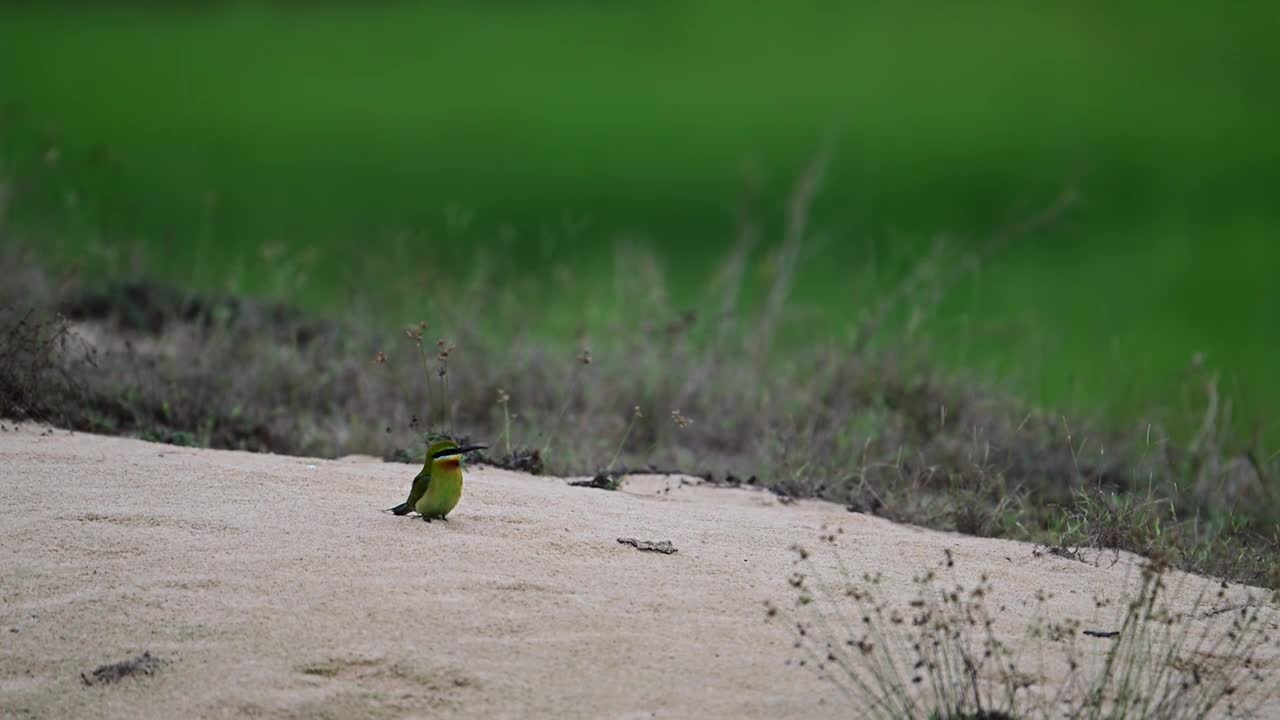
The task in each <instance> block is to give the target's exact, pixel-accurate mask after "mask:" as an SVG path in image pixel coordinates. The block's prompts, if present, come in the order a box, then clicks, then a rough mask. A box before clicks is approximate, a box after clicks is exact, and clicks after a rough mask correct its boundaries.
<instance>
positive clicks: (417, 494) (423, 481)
mask: <svg viewBox="0 0 1280 720" xmlns="http://www.w3.org/2000/svg"><path fill="white" fill-rule="evenodd" d="M430 486H431V470H430V469H429V468H428V469H423V471H422V472H420V473H418V475H417V477H415V478H414V479H413V485H412V486H410V487H409V499H408V500H405V501H404V502H402V503H400V504H399V505H397V506H395V507H393V508H391V512H393V513H395V514H396V515H408V514H409V512H410V511H412V510H413V506H414V505H417V504H418V501H419V500H421V499H422V496H423V495H426V494H427V488H428V487H430Z"/></svg>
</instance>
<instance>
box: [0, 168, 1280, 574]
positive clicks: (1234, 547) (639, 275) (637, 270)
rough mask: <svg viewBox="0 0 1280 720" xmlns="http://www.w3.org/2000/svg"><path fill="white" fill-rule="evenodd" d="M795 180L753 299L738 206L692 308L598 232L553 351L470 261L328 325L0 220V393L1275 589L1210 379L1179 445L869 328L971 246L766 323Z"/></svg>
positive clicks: (198, 439) (74, 414) (521, 309)
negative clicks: (1108, 423)
mask: <svg viewBox="0 0 1280 720" xmlns="http://www.w3.org/2000/svg"><path fill="white" fill-rule="evenodd" d="M820 174H821V168H818V169H817V171H816V172H811V176H820ZM815 186H816V183H814V182H810V181H808V180H804V181H802V182H801V183H800V186H799V188H798V189H797V191H796V193H795V196H794V197H793V198H792V202H791V207H790V217H789V218H788V222H787V230H786V233H787V236H786V237H785V238H784V239H783V242H782V244H781V246H780V248H779V250H778V253H777V255H776V258H775V260H776V265H777V268H778V271H777V272H776V273H775V280H774V286H773V289H772V291H771V292H770V293H769V294H768V296H767V297H766V298H765V299H764V301H763V302H762V303H760V305H759V307H756V308H753V309H746V308H745V307H744V304H743V303H742V301H741V298H740V297H739V295H740V288H741V286H742V282H743V274H744V272H745V265H746V262H745V258H746V256H747V253H748V252H749V251H750V250H751V247H752V246H753V245H754V244H755V242H756V235H757V233H756V231H755V228H754V227H753V226H752V225H750V223H746V222H744V224H743V227H742V229H741V232H740V241H739V243H738V248H737V250H736V251H735V252H734V253H733V254H732V255H731V256H730V257H729V258H728V259H727V260H726V262H725V264H724V267H723V270H722V271H721V273H720V274H719V275H718V276H717V277H715V278H713V280H712V282H711V283H710V284H709V287H710V288H711V289H710V290H709V291H708V292H709V295H708V297H707V298H706V300H705V302H704V304H703V305H702V307H703V308H706V309H704V310H700V311H699V312H697V313H694V312H689V311H683V310H681V309H680V308H676V307H673V306H672V304H671V302H670V301H669V299H668V295H667V293H666V291H665V285H664V281H663V274H662V268H661V267H660V266H659V265H658V264H657V263H656V261H654V260H653V259H652V258H651V257H650V256H648V255H647V254H645V253H643V252H641V251H638V250H635V249H632V248H627V247H622V248H620V249H619V250H618V252H619V255H620V257H619V262H618V267H619V268H623V269H625V270H620V271H619V272H618V274H617V277H616V278H615V291H616V293H617V294H618V296H619V297H624V298H626V299H627V302H626V303H623V304H622V305H623V306H624V307H626V308H627V310H626V311H625V312H624V313H622V314H621V315H620V316H618V317H617V318H616V319H615V321H614V322H615V328H616V330H615V331H613V332H610V333H608V334H605V335H600V336H597V337H594V338H590V339H588V338H582V341H581V344H580V346H579V347H578V348H577V349H576V350H575V349H565V348H563V347H558V346H556V345H555V344H554V343H548V342H546V341H545V338H543V337H542V336H540V335H539V333H538V328H539V327H540V322H541V320H542V318H540V316H539V314H538V313H539V308H540V307H541V305H540V304H539V303H538V302H536V297H534V296H520V295H518V294H515V293H514V291H511V290H507V289H499V288H494V287H493V284H492V283H491V282H488V281H487V278H486V277H485V275H484V271H483V268H480V269H478V270H477V271H476V272H475V274H474V275H473V276H470V277H463V278H461V279H457V280H454V281H452V282H450V281H449V280H447V279H446V278H443V277H440V278H435V282H433V283H432V284H431V285H429V288H428V290H426V291H424V298H423V306H424V307H426V308H431V311H430V315H428V313H427V312H424V315H428V317H427V320H428V322H427V323H426V324H417V325H413V326H410V327H409V328H408V329H407V330H403V331H400V332H395V331H390V332H389V331H387V330H385V326H384V325H378V324H370V323H369V322H368V316H367V315H366V316H363V317H357V315H358V313H357V312H356V311H353V312H352V317H351V318H348V319H345V320H330V319H321V318H316V317H309V316H307V315H304V314H301V313H299V312H295V311H291V310H289V309H288V308H284V307H280V306H276V305H272V304H269V303H262V302H254V301H249V300H243V299H239V298H233V297H202V296H199V295H196V294H192V293H188V292H183V291H178V290H173V289H166V288H162V287H157V286H155V285H152V284H148V283H146V282H141V281H138V282H125V283H116V284H111V285H105V286H101V285H100V286H88V285H86V284H83V283H81V282H79V280H80V279H79V278H77V277H75V276H74V275H73V276H71V277H68V278H63V277H53V276H52V275H51V274H50V273H49V272H48V271H46V270H45V269H43V268H42V267H40V265H39V264H38V263H37V262H35V261H33V260H32V259H31V258H30V257H29V255H28V254H26V253H24V252H23V251H22V250H21V249H20V248H21V247H22V243H19V242H18V241H17V240H14V239H12V238H10V239H7V240H4V239H0V244H2V245H3V247H4V248H5V250H4V251H5V253H6V255H5V257H4V258H3V260H4V265H5V267H6V275H5V281H4V283H3V286H0V402H2V403H3V407H2V408H0V409H2V410H3V415H4V416H6V417H9V418H15V419H34V420H40V421H44V422H49V423H52V424H54V425H57V426H60V427H66V428H72V429H76V430H82V431H90V432H100V433H120V434H129V435H134V436H138V437H142V438H145V439H150V440H157V441H162V442H170V443H177V444H192V445H199V446H205V447H213V448H236V449H245V450H253V451H272V452H279V453H289V454H298V455H316V456H329V457H332V456H340V455H344V454H350V453H369V454H375V455H379V456H383V457H386V458H388V459H398V460H401V461H412V462H418V456H419V454H420V453H421V439H422V436H423V434H424V433H425V432H427V431H430V430H447V431H449V432H452V433H454V434H456V435H459V436H467V437H471V438H476V439H482V440H484V441H486V442H487V443H488V444H489V445H490V447H491V448H492V449H491V450H490V451H489V453H490V455H489V457H488V458H487V459H488V460H489V461H491V462H494V463H496V464H500V465H504V466H508V467H515V468H519V469H524V470H529V471H533V472H540V471H545V472H549V473H552V474H557V475H568V474H578V475H593V474H596V473H602V474H604V475H605V476H606V478H609V477H612V478H616V477H618V476H620V475H621V473H620V471H619V469H620V468H633V469H634V468H661V469H671V468H678V469H681V470H683V471H686V472H689V473H694V474H701V475H704V476H706V477H709V478H711V479H714V480H716V481H718V482H729V483H734V482H738V480H737V479H738V478H751V479H752V481H754V482H758V483H759V484H761V485H763V486H765V487H768V488H770V489H771V490H773V491H774V492H775V493H777V494H779V495H781V496H784V497H803V496H817V497H822V498H827V499H830V500H834V501H836V502H839V503H843V504H846V505H848V507H849V508H850V510H851V511H858V512H872V513H875V514H878V515H882V516H884V517H887V518H890V519H893V520H896V521H901V522H910V523H916V524H920V525H924V526H928V527H933V528H940V529H948V530H958V531H961V532H965V533H972V534H978V535H989V536H999V537H1010V538H1016V539H1023V540H1030V541H1034V542H1038V543H1043V544H1045V545H1046V546H1048V547H1049V548H1050V549H1051V551H1053V552H1056V553H1058V554H1066V555H1070V556H1074V557H1079V558H1080V559H1082V560H1085V561H1088V562H1106V561H1107V556H1106V553H1104V552H1097V551H1095V549H1122V550H1130V551H1134V552H1137V553H1142V554H1145V555H1148V556H1153V557H1159V558H1162V559H1164V560H1167V561H1168V562H1170V563H1172V564H1173V565H1176V566H1177V567H1180V568H1185V569H1188V570H1194V571H1198V572H1203V573H1210V574H1214V575H1218V576H1222V577H1227V578H1231V579H1236V580H1240V581H1245V582H1250V583H1257V584H1264V585H1268V586H1271V587H1275V586H1277V585H1280V537H1278V531H1277V519H1280V504H1278V503H1277V500H1276V494H1275V491H1274V485H1273V483H1274V480H1275V478H1276V477H1277V476H1280V463H1278V462H1276V456H1270V457H1268V456H1266V455H1265V454H1264V453H1263V452H1262V451H1261V450H1260V449H1258V448H1257V447H1256V446H1255V445H1254V444H1253V443H1251V442H1249V441H1248V439H1247V438H1244V439H1242V438H1239V437H1235V436H1233V435H1232V433H1233V431H1232V428H1231V424H1230V422H1229V403H1228V402H1226V401H1225V400H1224V399H1223V398H1220V397H1219V395H1218V392H1217V389H1216V383H1215V381H1214V380H1213V378H1212V376H1211V375H1210V374H1209V373H1207V372H1204V371H1197V374H1196V375H1195V376H1194V379H1192V380H1190V381H1188V382H1189V389H1190V390H1191V391H1192V392H1195V393H1197V394H1199V396H1200V397H1202V398H1203V406H1204V415H1203V423H1202V425H1201V427H1200V429H1199V430H1198V431H1197V432H1196V433H1194V435H1193V436H1191V437H1188V438H1184V439H1182V440H1181V441H1178V440H1176V439H1171V438H1170V437H1169V435H1168V433H1167V432H1166V431H1165V430H1164V429H1163V428H1162V427H1161V426H1160V425H1158V424H1148V425H1144V426H1143V427H1142V428H1141V429H1138V430H1135V431H1132V432H1103V431H1099V430H1096V429H1090V427H1089V426H1088V425H1087V424H1084V423H1078V422H1074V421H1069V420H1068V419H1066V418H1063V417H1061V416H1059V415H1057V414H1054V413H1051V412H1048V411H1044V410H1041V409H1037V408H1029V407H1026V406H1024V405H1022V404H1020V403H1018V402H1017V401H1015V400H1011V399H1009V398H1007V397H1006V396H1004V395H1003V394H1002V393H1001V392H999V391H998V390H993V389H991V388H989V387H987V386H986V385H985V384H982V383H977V382H973V381H972V380H970V379H966V378H963V377H951V376H943V375H942V374H940V373H939V372H938V371H937V370H936V369H934V368H932V367H931V366H930V365H929V364H928V363H927V361H922V360H921V359H920V358H924V357H927V355H928V347H927V345H925V344H924V341H916V342H915V343H914V344H905V343H901V342H895V341H892V340H889V339H888V338H892V337H895V334H894V333H891V332H886V328H887V326H889V325H890V324H891V323H893V322H895V321H896V319H898V318H900V317H903V316H907V315H918V314H919V312H925V313H927V312H929V311H930V310H931V309H932V308H933V307H935V306H936V304H937V302H938V300H939V298H940V297H941V296H942V295H943V294H945V292H946V291H947V289H948V288H949V287H950V286H952V285H953V284H954V283H955V282H956V280H957V278H958V276H959V274H960V273H963V272H965V271H966V269H968V268H972V267H973V266H974V265H975V260H980V259H981V258H976V259H974V258H970V262H967V263H959V264H956V263H952V262H950V261H949V260H948V259H946V258H944V257H943V256H942V255H941V254H935V255H933V256H930V257H928V258H926V259H924V260H922V261H921V265H920V267H919V268H918V269H917V271H916V272H914V273H912V274H911V275H910V276H909V277H908V278H907V280H906V281H904V283H903V285H902V287H901V288H900V290H899V291H898V292H895V293H892V294H890V295H889V296H888V297H887V298H885V300H884V301H883V302H882V303H881V305H880V306H878V307H875V308H873V309H872V310H871V311H870V312H868V313H865V314H861V315H860V316H859V317H858V318H857V319H856V320H851V326H852V327H851V330H856V332H851V337H852V338H853V339H852V340H850V341H847V342H838V343H830V344H823V343H819V342H814V341H812V340H810V341H806V342H804V343H798V344H795V343H784V342H781V341H778V340H777V338H779V337H780V336H782V335H784V334H785V333H793V334H794V333H796V331H797V329H800V330H801V331H802V329H803V315H802V314H801V313H800V312H798V311H796V310H795V309H793V308H792V307H790V305H789V303H788V295H789V285H790V283H791V281H792V277H791V269H792V268H793V267H794V264H795V261H796V258H797V257H798V256H799V254H800V251H801V240H802V239H803V237H804V235H805V216H806V213H807V206H808V202H809V200H810V198H811V197H812V194H813V192H814V189H815ZM1068 204H1069V198H1064V200H1063V201H1062V202H1060V203H1058V204H1057V205H1055V206H1054V207H1051V208H1050V209H1049V210H1048V211H1046V212H1045V213H1043V214H1042V215H1040V216H1036V217H1033V218H1032V219H1031V220H1030V221H1028V222H1027V223H1025V224H1023V225H1022V226H1020V227H1017V228H1014V229H1013V230H1012V231H1010V232H1006V233H1000V234H997V235H996V236H994V237H993V239H992V241H991V242H990V243H989V244H988V246H987V247H988V249H989V250H991V251H994V250H997V249H998V248H999V247H1000V246H1001V245H1003V244H1005V243H1007V242H1009V241H1011V240H1012V239H1015V238H1016V235H1017V234H1018V233H1021V232H1030V231H1034V230H1035V229H1036V228H1037V227H1038V226H1039V225H1041V224H1044V223H1047V222H1051V221H1052V220H1053V218H1054V217H1055V216H1056V215H1057V214H1058V213H1060V212H1061V211H1063V210H1064V209H1065V208H1066V207H1067V205H1068ZM0 230H2V228H0ZM27 244H28V245H29V244H30V241H27ZM948 268H960V269H959V270H948ZM908 311H909V312H908ZM440 318H443V319H445V320H444V321H443V322H442V321H440V320H439V319H440ZM441 328H443V329H441ZM898 335H901V333H898ZM441 336H443V337H441ZM406 449H407V450H406ZM757 479H758V480H757Z"/></svg>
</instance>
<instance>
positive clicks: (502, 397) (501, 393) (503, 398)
mask: <svg viewBox="0 0 1280 720" xmlns="http://www.w3.org/2000/svg"><path fill="white" fill-rule="evenodd" d="M509 402H511V396H510V395H508V394H507V391H506V390H503V389H502V388H498V404H499V405H502V406H506V404H507V403H509Z"/></svg>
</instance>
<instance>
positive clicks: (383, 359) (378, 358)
mask: <svg viewBox="0 0 1280 720" xmlns="http://www.w3.org/2000/svg"><path fill="white" fill-rule="evenodd" d="M373 361H374V362H376V363H378V364H379V365H386V364H387V354H386V353H384V352H382V351H381V350H379V351H378V354H377V355H374V356H373Z"/></svg>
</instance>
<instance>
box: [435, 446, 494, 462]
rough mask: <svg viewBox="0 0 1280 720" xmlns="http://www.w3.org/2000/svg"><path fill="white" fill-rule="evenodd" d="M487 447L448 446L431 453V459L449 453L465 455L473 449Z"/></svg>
mask: <svg viewBox="0 0 1280 720" xmlns="http://www.w3.org/2000/svg"><path fill="white" fill-rule="evenodd" d="M488 448H489V446H488V445H468V446H466V447H460V448H449V449H448V450H441V451H440V452H438V453H436V454H435V455H432V456H431V459H432V460H435V459H436V458H442V457H449V456H450V455H466V454H467V453H469V452H471V451H473V450H487V449H488Z"/></svg>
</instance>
